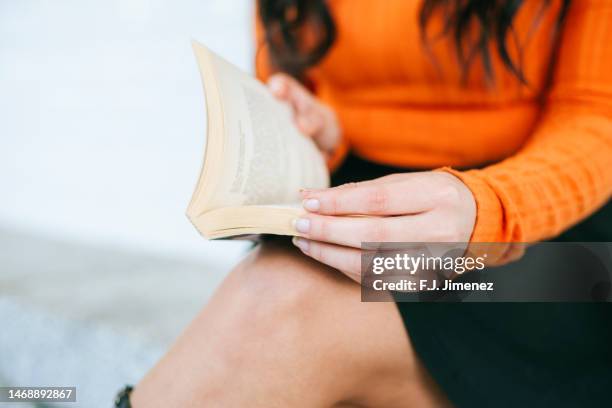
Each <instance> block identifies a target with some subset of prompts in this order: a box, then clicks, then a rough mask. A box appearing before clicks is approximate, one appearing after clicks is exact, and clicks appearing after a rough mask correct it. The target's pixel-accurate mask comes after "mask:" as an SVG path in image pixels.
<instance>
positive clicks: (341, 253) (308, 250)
mask: <svg viewBox="0 0 612 408" xmlns="http://www.w3.org/2000/svg"><path fill="white" fill-rule="evenodd" d="M293 244H294V245H295V246H296V247H298V248H299V249H300V250H301V251H302V252H303V253H304V254H305V255H308V256H310V257H311V258H313V259H316V260H317V261H319V262H321V263H324V264H326V265H329V266H331V267H332V268H336V269H338V270H339V271H341V272H342V273H344V274H345V275H346V276H348V277H349V278H351V279H352V280H354V281H355V282H361V251H360V250H359V249H355V248H349V247H343V246H339V245H333V244H328V243H325V242H318V241H312V240H308V239H305V238H300V237H294V238H293Z"/></svg>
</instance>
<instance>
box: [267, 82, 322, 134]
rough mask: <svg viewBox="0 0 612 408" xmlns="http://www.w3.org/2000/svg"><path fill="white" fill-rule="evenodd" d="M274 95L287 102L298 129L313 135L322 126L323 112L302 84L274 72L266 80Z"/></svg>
mask: <svg viewBox="0 0 612 408" xmlns="http://www.w3.org/2000/svg"><path fill="white" fill-rule="evenodd" d="M268 87H269V88H270V91H271V92H272V94H273V95H274V96H276V97H277V98H278V99H280V100H282V101H285V102H287V103H289V104H290V105H291V107H292V109H293V112H294V114H295V123H296V125H297V127H298V128H299V129H300V131H301V132H302V133H304V134H306V135H308V136H313V135H314V134H315V133H316V132H318V131H319V130H320V129H321V128H322V127H323V119H324V118H323V116H324V115H323V112H322V111H320V107H319V105H318V104H317V102H316V100H315V99H314V97H313V96H312V94H311V93H310V91H309V90H308V89H306V88H305V87H304V86H303V85H302V84H300V83H299V82H298V81H296V80H295V79H294V78H292V77H290V76H289V75H286V74H274V75H273V76H271V77H270V79H269V80H268Z"/></svg>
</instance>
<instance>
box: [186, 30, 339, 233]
mask: <svg viewBox="0 0 612 408" xmlns="http://www.w3.org/2000/svg"><path fill="white" fill-rule="evenodd" d="M193 49H194V52H195V55H196V58H197V61H198V65H199V67H200V74H201V76H202V82H203V84H204V94H205V97H206V111H207V136H206V151H205V153H204V163H203V166H202V171H201V173H200V178H199V180H198V183H197V186H196V188H195V191H194V193H193V197H192V199H191V202H190V203H189V207H188V209H187V216H188V217H189V219H190V220H191V222H192V223H193V224H194V225H195V227H196V228H197V229H198V231H200V233H201V234H202V235H203V236H204V237H206V238H223V237H230V236H236V235H248V234H259V233H268V234H279V235H296V232H295V231H294V228H293V225H292V222H293V220H294V219H295V218H297V217H298V216H299V215H300V214H301V213H303V210H302V206H301V197H300V194H299V190H300V188H325V187H327V186H328V185H329V173H328V170H327V167H326V164H325V160H324V159H323V157H322V155H321V154H320V153H319V151H318V150H317V148H316V146H315V145H314V143H313V142H312V141H311V140H310V139H309V138H307V137H306V136H304V135H302V134H300V132H299V131H298V129H297V128H296V127H295V126H294V125H293V121H292V113H291V110H290V108H289V107H288V106H286V105H285V104H283V103H281V102H279V101H277V100H276V98H275V97H274V96H272V95H271V94H270V92H269V91H268V89H267V88H266V87H265V86H264V85H263V84H262V83H261V82H259V81H257V80H256V79H254V78H253V77H251V76H250V75H248V74H246V73H244V72H242V71H240V70H239V69H238V68H237V67H235V66H233V65H232V64H230V63H229V62H227V61H225V60H223V59H222V58H221V57H219V56H218V55H215V54H214V53H213V52H212V51H210V50H209V49H207V48H206V47H204V46H203V45H201V44H199V43H197V42H193Z"/></svg>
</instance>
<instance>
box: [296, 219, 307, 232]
mask: <svg viewBox="0 0 612 408" xmlns="http://www.w3.org/2000/svg"><path fill="white" fill-rule="evenodd" d="M293 227H294V228H295V229H296V231H297V232H301V233H302V234H307V233H308V231H309V230H310V220H309V219H308V218H298V219H296V220H295V221H293Z"/></svg>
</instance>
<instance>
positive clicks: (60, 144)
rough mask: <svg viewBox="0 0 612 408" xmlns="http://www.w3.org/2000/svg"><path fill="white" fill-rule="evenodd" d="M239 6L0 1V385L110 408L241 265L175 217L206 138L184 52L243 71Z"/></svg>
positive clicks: (211, 1)
mask: <svg viewBox="0 0 612 408" xmlns="http://www.w3.org/2000/svg"><path fill="white" fill-rule="evenodd" d="M253 5H254V1H252V0H183V1H180V2H176V1H174V2H173V1H170V0H54V1H47V0H19V1H17V0H15V1H11V0H2V1H0V321H1V322H2V327H1V328H0V385H5V386H7V385H10V386H36V385H40V386H43V385H57V386H76V387H77V399H78V403H77V404H74V403H72V404H67V406H71V407H76V406H79V407H108V406H110V405H111V403H112V399H113V396H114V393H115V392H116V391H117V390H118V389H119V388H120V387H122V386H123V385H124V384H126V383H134V382H136V381H137V380H138V379H139V378H140V377H141V376H142V375H143V374H144V373H145V372H146V371H147V370H148V369H149V368H150V367H151V365H152V364H154V362H155V361H156V360H157V359H158V358H159V357H160V356H161V355H162V354H163V352H164V351H165V350H166V349H167V347H168V346H169V344H170V343H171V342H172V340H173V339H174V338H176V336H177V335H178V334H179V333H180V331H181V330H182V329H183V328H184V326H185V325H186V324H187V323H188V322H189V321H190V320H191V319H192V318H193V317H194V316H195V315H196V313H197V312H198V310H200V309H201V308H202V306H203V305H204V304H205V303H206V301H207V299H208V298H209V296H210V294H211V293H212V292H213V291H214V289H215V287H216V286H217V285H218V284H219V283H220V281H221V280H222V279H223V277H224V274H225V273H227V272H228V270H229V269H230V268H231V267H232V265H234V264H236V262H238V260H239V259H240V257H242V256H244V254H245V252H246V246H247V244H245V243H240V242H207V241H205V240H204V239H203V238H201V237H200V236H199V235H198V233H197V232H196V231H195V229H194V228H193V227H192V226H191V224H189V222H188V220H187V219H186V217H185V215H184V213H185V209H186V206H187V203H188V202H189V199H190V197H191V192H192V189H193V187H194V185H195V182H196V179H197V176H198V174H199V170H200V166H201V159H202V156H203V148H204V142H205V128H206V119H205V102H204V97H203V93H202V85H201V83H200V78H199V74H198V71H197V67H196V62H195V59H194V57H193V54H192V51H191V44H190V41H191V39H196V40H198V41H201V42H202V43H204V44H206V45H207V46H209V47H210V48H211V49H213V50H214V51H215V52H217V53H219V54H220V55H222V56H224V57H225V58H226V59H228V60H229V61H231V62H233V63H234V64H236V65H238V66H239V67H241V68H243V69H245V70H247V71H252V56H253V48H254V47H253V45H254V44H253V40H252V35H251V31H252V29H253V28H252V13H253ZM0 406H8V405H7V404H1V403H0ZM19 406H21V407H23V406H24V405H23V404H19ZM54 406H57V405H54Z"/></svg>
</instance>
